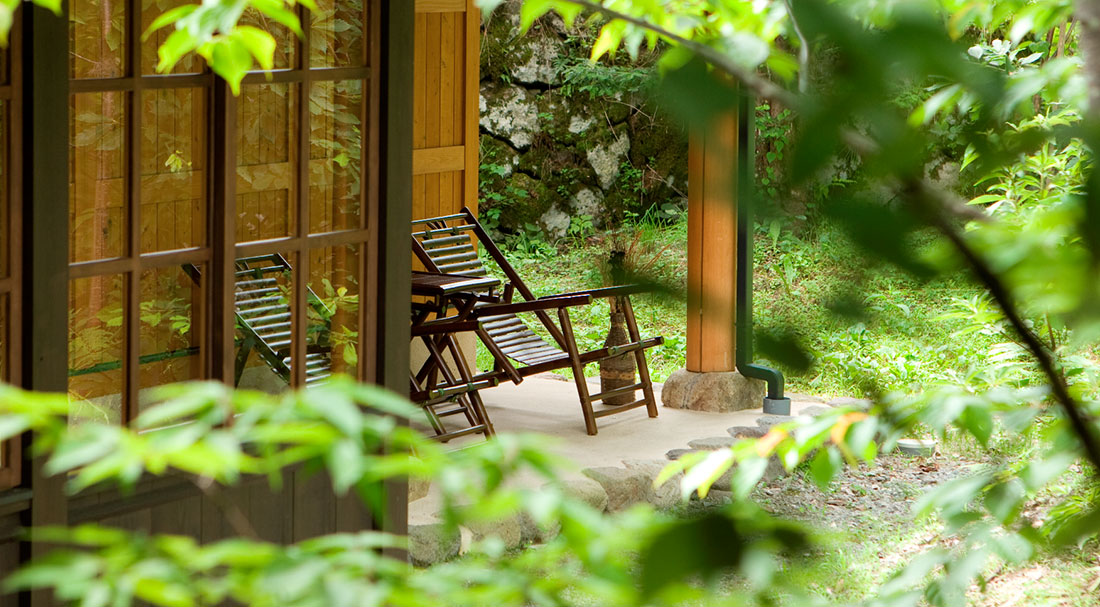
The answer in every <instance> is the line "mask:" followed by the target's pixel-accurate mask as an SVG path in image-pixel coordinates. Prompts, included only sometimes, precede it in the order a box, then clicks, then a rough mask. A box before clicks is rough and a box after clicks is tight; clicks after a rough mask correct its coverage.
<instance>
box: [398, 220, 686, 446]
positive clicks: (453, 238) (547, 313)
mask: <svg viewBox="0 0 1100 607" xmlns="http://www.w3.org/2000/svg"><path fill="white" fill-rule="evenodd" d="M477 243H481V244H482V245H483V246H484V247H485V251H486V252H487V253H488V256H487V257H488V259H487V260H484V259H483V258H482V257H481V256H480V255H479V254H478V251H477ZM412 246H413V251H414V252H415V254H416V256H417V259H419V260H420V262H421V263H422V264H424V267H425V268H426V269H427V270H428V271H429V272H438V273H441V274H461V275H466V276H486V275H489V274H490V272H489V268H487V267H486V265H485V263H483V262H484V261H489V262H491V263H492V265H494V266H496V269H497V270H499V271H500V273H501V274H503V276H505V277H506V278H507V281H508V282H507V283H506V284H505V289H504V292H505V293H506V294H508V295H507V296H506V302H505V303H501V304H492V303H482V304H479V305H477V306H476V307H475V308H474V311H473V312H472V314H471V315H470V318H472V319H475V320H478V321H479V322H480V323H481V326H480V329H479V330H478V335H479V336H480V338H481V340H482V342H483V343H484V344H485V346H486V347H487V348H488V350H489V351H490V352H491V353H492V354H493V356H494V358H495V359H496V364H495V366H494V368H493V370H491V371H486V372H482V373H478V374H476V375H474V376H473V377H472V380H473V381H475V382H476V381H479V380H484V379H490V378H492V379H497V380H502V379H505V378H510V379H512V381H521V380H522V378H524V377H527V376H530V375H533V374H535V373H543V372H546V371H552V370H555V369H562V368H570V369H572V370H573V377H574V380H575V383H576V386H577V394H578V397H579V398H580V402H581V411H582V413H583V415H584V422H585V428H586V430H587V431H588V433H589V434H596V432H597V427H596V418H598V417H603V416H605V415H611V414H614V413H619V412H622V411H628V410H630V409H635V408H638V407H641V406H645V407H646V409H647V411H648V414H649V416H650V417H657V402H656V399H655V398H654V395H653V385H652V383H651V381H650V378H649V367H648V366H647V363H646V359H645V350H646V349H648V348H652V347H654V346H658V345H661V344H662V343H664V339H663V338H662V337H651V338H646V339H643V338H642V337H641V335H640V334H639V332H638V327H637V323H636V322H635V320H634V311H633V308H632V307H631V306H630V300H629V298H628V297H629V295H630V293H636V292H639V289H637V288H633V287H618V288H616V287H612V288H608V289H596V290H593V291H584V292H580V293H574V294H569V295H568V296H566V295H559V296H551V297H543V298H538V297H536V296H535V294H534V293H533V292H532V291H531V289H529V288H528V287H527V285H526V284H525V283H524V282H523V280H522V279H521V278H520V276H519V274H518V273H517V272H516V270H515V268H513V267H512V265H511V264H510V263H509V262H508V260H507V259H506V258H505V257H504V255H503V254H502V253H501V251H500V249H498V248H497V247H496V245H495V244H493V241H492V239H491V238H490V237H489V234H488V233H487V232H486V230H485V229H484V227H482V225H481V224H480V223H479V222H478V220H477V218H476V217H475V216H474V214H473V213H472V212H471V211H470V210H469V209H468V208H463V210H462V212H461V213H457V214H453V215H447V216H443V217H435V218H430V219H421V220H417V221H414V222H413V233H412ZM498 275H499V274H498ZM514 292H516V293H519V296H520V298H522V299H523V301H524V302H526V303H523V304H519V305H518V307H517V304H514V303H512V302H511V301H510V299H511V294H512V293H514ZM594 297H620V298H623V300H624V306H623V308H624V312H625V313H626V315H627V327H628V334H629V336H630V342H629V343H627V344H624V345H622V346H615V347H610V348H609V347H605V348H598V349H596V350H592V351H588V352H581V351H579V349H578V347H577V343H576V340H575V339H574V337H573V328H572V323H571V322H570V319H569V312H568V308H569V307H572V306H576V305H586V304H587V303H589V302H590V301H591V299H592V298H594ZM524 312H527V313H531V314H532V315H533V316H534V318H535V320H536V321H537V324H538V325H539V326H541V329H542V332H543V333H544V334H545V336H543V335H540V334H539V333H536V332H535V330H534V329H532V327H531V326H530V325H528V324H527V322H526V321H525V320H524V319H523V318H521V317H520V316H518V315H517V314H519V313H524ZM551 313H556V315H557V320H556V321H555V320H554V319H553V318H552V317H551ZM624 355H633V356H634V357H635V363H636V365H637V377H638V381H637V382H636V383H635V384H633V385H631V386H629V387H627V388H621V389H618V390H611V391H607V392H603V393H599V394H595V395H592V394H590V393H589V391H588V385H587V383H586V382H585V379H584V366H585V365H587V364H589V363H592V362H597V361H600V360H604V359H608V358H612V357H614V356H624ZM513 362H514V363H518V366H517V365H514V364H513ZM637 390H641V391H642V394H643V397H642V398H641V399H640V400H637V401H634V402H631V403H629V404H626V405H610V404H608V403H606V402H603V401H604V399H608V398H612V397H616V396H618V397H622V396H625V395H627V394H634V393H635V392H636V391H637ZM594 401H601V402H602V404H603V406H604V407H605V408H603V409H601V410H599V411H595V410H594V409H593V406H592V405H593V402H594Z"/></svg>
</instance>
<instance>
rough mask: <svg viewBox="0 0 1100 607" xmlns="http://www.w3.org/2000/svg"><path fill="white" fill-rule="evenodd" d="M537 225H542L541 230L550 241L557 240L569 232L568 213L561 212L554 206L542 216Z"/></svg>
mask: <svg viewBox="0 0 1100 607" xmlns="http://www.w3.org/2000/svg"><path fill="white" fill-rule="evenodd" d="M539 223H541V224H542V228H543V229H544V230H546V235H547V236H549V237H550V238H551V240H554V239H558V238H561V237H562V236H565V233H566V232H567V231H568V230H569V213H566V212H564V211H562V210H561V209H559V208H558V205H556V204H555V205H554V206H552V207H550V208H549V209H548V210H547V211H546V212H545V213H543V214H542V217H540V218H539Z"/></svg>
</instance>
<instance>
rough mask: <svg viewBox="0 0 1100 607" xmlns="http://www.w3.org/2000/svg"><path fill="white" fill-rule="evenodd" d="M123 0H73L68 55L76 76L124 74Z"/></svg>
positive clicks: (110, 76)
mask: <svg viewBox="0 0 1100 607" xmlns="http://www.w3.org/2000/svg"><path fill="white" fill-rule="evenodd" d="M125 7H126V3H125V2H124V0H70V2H69V57H70V62H69V63H70V75H71V76H72V77H73V78H118V77H121V76H122V75H123V69H124V63H123V59H122V58H123V57H124V56H125V48H124V44H123V42H124V40H125V38H126V37H125V36H124V35H123V24H124V23H125V19H124V18H123V12H124V10H125Z"/></svg>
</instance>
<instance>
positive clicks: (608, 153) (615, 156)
mask: <svg viewBox="0 0 1100 607" xmlns="http://www.w3.org/2000/svg"><path fill="white" fill-rule="evenodd" d="M629 151H630V137H629V136H627V134H626V133H623V134H621V135H616V136H615V141H614V142H613V143H611V144H610V145H607V146H603V145H597V146H596V147H594V148H592V149H591V150H589V151H588V154H587V158H588V164H589V165H590V166H591V167H592V170H593V171H595V172H596V179H597V180H599V182H600V187H601V188H603V189H604V190H607V189H610V188H611V186H613V185H615V180H616V179H618V178H619V167H620V165H622V162H623V158H625V157H626V153H627V152H629Z"/></svg>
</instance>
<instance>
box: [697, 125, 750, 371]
mask: <svg viewBox="0 0 1100 607" xmlns="http://www.w3.org/2000/svg"><path fill="white" fill-rule="evenodd" d="M737 129H738V121H737V116H736V115H734V114H729V115H726V116H723V117H721V118H719V119H717V121H716V123H715V124H714V126H713V128H711V129H709V130H708V131H707V132H706V133H696V134H694V135H693V136H692V139H691V143H690V146H689V151H688V316H687V370H688V371H694V372H713V371H733V370H734V361H735V356H734V355H735V351H736V350H735V348H736V346H735V344H736V338H737V328H736V322H735V318H736V316H735V314H736V293H737V262H736V252H737V209H736V202H737V173H736V171H735V170H734V167H735V166H736V161H737V135H738V133H737Z"/></svg>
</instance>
